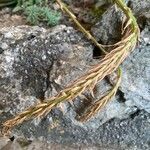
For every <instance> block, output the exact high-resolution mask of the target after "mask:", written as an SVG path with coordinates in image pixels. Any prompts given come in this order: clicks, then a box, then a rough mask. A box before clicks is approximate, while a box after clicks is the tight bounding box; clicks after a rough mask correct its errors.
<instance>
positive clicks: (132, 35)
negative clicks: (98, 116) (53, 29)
mask: <svg viewBox="0 0 150 150" xmlns="http://www.w3.org/2000/svg"><path fill="white" fill-rule="evenodd" d="M56 1H57V2H59V4H62V2H61V1H60V0H56ZM114 2H115V3H116V4H117V6H118V7H119V8H121V9H122V11H123V12H124V14H125V15H126V18H127V24H126V25H125V26H124V27H125V28H124V35H123V37H122V40H121V41H120V42H118V43H116V44H114V45H113V46H111V48H112V51H111V52H109V53H107V54H106V55H105V57H104V58H103V59H102V60H101V61H100V63H99V64H97V65H95V66H94V67H92V68H91V69H90V70H89V71H88V72H87V73H86V74H85V75H83V76H81V77H80V78H78V79H77V80H75V81H74V82H73V83H72V84H71V85H69V86H67V87H66V88H65V89H64V90H62V91H60V92H59V93H58V94H57V95H56V96H54V97H51V98H49V99H47V100H46V101H45V102H42V103H39V104H37V105H35V106H32V107H30V108H28V109H27V110H25V111H24V112H22V113H20V114H18V115H17V116H16V117H15V118H13V119H10V120H8V121H6V122H5V123H4V124H3V125H4V131H7V130H9V129H11V128H12V127H13V126H15V125H17V124H20V123H22V122H23V121H25V120H28V119H31V118H33V117H38V116H44V115H46V114H47V113H49V112H50V111H51V109H52V108H54V107H56V106H57V104H59V103H61V102H63V101H66V100H73V99H74V98H75V97H77V96H79V95H80V94H81V93H83V92H84V91H85V90H90V89H91V88H92V87H94V86H95V84H96V83H97V82H100V81H101V80H102V79H104V77H105V76H107V75H110V74H111V73H112V72H114V71H115V70H116V69H117V68H118V67H119V65H120V64H121V63H122V62H123V61H124V59H125V58H126V57H127V56H128V55H129V54H130V52H131V51H132V50H133V49H134V48H135V46H136V43H137V40H138V37H139V28H138V25H137V23H136V19H135V18H134V16H133V14H132V11H131V10H130V9H129V8H128V7H127V6H126V5H125V3H124V2H123V1H122V0H114ZM60 6H61V7H62V6H63V5H60ZM62 9H64V8H62ZM118 77H119V78H118V81H117V83H116V84H115V85H114V87H113V88H112V90H111V91H110V92H108V94H106V95H105V96H104V97H103V98H102V99H101V100H97V101H96V102H95V103H94V105H93V106H91V107H89V109H88V110H87V111H86V112H85V114H83V117H81V118H80V119H81V121H82V120H87V119H89V118H90V117H91V116H92V115H94V114H95V113H97V111H98V110H99V109H101V108H102V107H103V106H105V105H106V104H107V102H108V101H109V100H110V99H111V98H112V97H113V96H114V95H115V94H116V91H117V89H118V86H119V84H120V82H121V74H118Z"/></svg>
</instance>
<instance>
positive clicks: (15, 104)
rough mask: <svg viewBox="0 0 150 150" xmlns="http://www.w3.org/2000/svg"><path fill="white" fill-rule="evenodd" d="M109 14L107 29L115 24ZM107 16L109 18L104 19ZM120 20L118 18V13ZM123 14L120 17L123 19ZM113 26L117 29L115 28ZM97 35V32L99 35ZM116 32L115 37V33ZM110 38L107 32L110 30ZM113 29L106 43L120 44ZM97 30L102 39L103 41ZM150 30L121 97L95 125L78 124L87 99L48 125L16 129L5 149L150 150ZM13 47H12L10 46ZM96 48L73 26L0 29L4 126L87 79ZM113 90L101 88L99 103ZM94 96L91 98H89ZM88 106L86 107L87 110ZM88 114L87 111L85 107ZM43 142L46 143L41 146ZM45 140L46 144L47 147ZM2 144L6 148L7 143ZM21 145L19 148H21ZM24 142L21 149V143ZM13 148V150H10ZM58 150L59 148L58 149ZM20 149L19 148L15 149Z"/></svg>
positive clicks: (126, 68)
mask: <svg viewBox="0 0 150 150" xmlns="http://www.w3.org/2000/svg"><path fill="white" fill-rule="evenodd" d="M114 13H115V12H114V11H113V10H112V12H111V13H109V14H107V17H106V19H107V20H108V23H106V22H105V21H104V22H103V23H102V26H103V27H104V26H105V29H107V28H108V27H110V23H111V25H112V23H113V24H114V25H113V26H114V27H115V25H116V23H118V21H117V22H116V20H113V21H114V22H113V21H112V20H110V18H109V17H110V15H111V17H112V15H113V14H114ZM104 15H105V14H104ZM116 15H117V14H116ZM119 16H120V14H119V15H118V19H119ZM111 27H112V26H111ZM95 31H96V30H95ZM112 32H113V33H112ZM105 33H106V30H105ZM115 33H119V32H118V30H117V29H116V31H114V30H113V29H110V30H109V31H108V34H106V36H105V34H103V35H104V37H103V39H101V40H102V41H103V43H108V40H109V39H111V40H112V42H114V41H116V40H117V38H118V36H116V37H115V38H113V34H115ZM100 34H101V32H98V30H97V38H98V39H99V38H100V37H101V35H100ZM149 35H150V29H149V27H148V26H145V27H144V29H143V30H142V33H141V42H140V43H139V46H138V47H137V48H136V49H135V50H134V52H133V53H132V54H131V55H130V56H129V58H127V59H126V61H125V62H124V63H123V64H122V69H123V77H122V84H121V87H120V89H119V92H118V94H117V95H116V97H115V98H114V99H113V100H112V101H111V102H110V103H108V104H107V106H106V107H105V108H104V109H103V110H101V111H100V112H99V113H98V114H97V115H95V116H94V117H93V118H92V119H91V120H89V121H87V122H85V123H82V122H79V121H77V120H76V115H77V114H78V107H79V106H81V105H82V103H81V102H82V101H83V99H82V98H81V97H78V98H76V99H75V101H74V102H73V103H72V104H71V103H68V102H64V103H63V104H61V108H62V110H61V109H60V108H55V109H53V110H52V111H51V112H50V113H49V114H48V115H47V116H46V117H44V118H43V119H42V120H38V119H33V120H30V121H27V122H25V123H23V124H22V125H19V126H18V127H16V128H14V129H13V131H12V135H14V136H15V140H14V141H13V142H9V143H7V139H6V140H5V139H1V138H0V141H1V140H3V142H0V146H1V147H3V148H5V146H6V147H11V148H12V147H15V146H17V147H18V149H19V148H20V146H21V145H20V142H18V141H20V139H21V138H24V139H25V140H27V141H28V140H32V141H33V142H32V143H31V144H30V143H29V144H28V146H26V149H33V148H36V149H38V148H39V147H40V148H41V149H50V148H51V149H56V148H57V149H62V148H64V149H87V150H89V149H92V150H93V149H96V150H97V149H107V150H109V149H114V150H115V149H119V150H124V149H127V150H128V149H129V150H130V149H133V150H143V149H144V150H148V149H149V148H150V132H149V131H150V99H149V97H150V61H149V57H150V51H149V50H150V39H149ZM6 45H7V46H6ZM93 49H94V47H93V46H92V45H91V44H90V42H89V41H88V40H86V39H85V37H84V36H83V35H82V34H81V33H80V32H78V31H76V30H74V29H73V28H72V27H66V26H64V25H60V26H57V27H54V28H52V29H50V30H46V29H44V28H39V27H28V26H20V27H11V28H3V29H1V30H0V122H1V123H2V122H3V121H4V120H7V119H8V118H10V117H11V116H14V115H15V114H17V113H18V112H21V111H22V110H24V109H25V108H26V107H28V106H31V105H34V104H35V103H37V102H39V99H40V100H41V101H42V100H43V99H44V98H47V97H49V96H53V95H55V94H56V93H57V92H59V91H60V90H61V89H62V88H64V87H65V86H66V85H68V84H70V83H71V82H72V81H73V80H74V79H76V78H78V77H79V76H81V75H82V74H84V73H85V72H86V71H87V70H88V69H89V66H91V65H93V64H95V63H98V60H93V58H92V57H93ZM109 88H110V85H109V84H108V83H107V82H106V81H105V80H104V81H103V82H101V83H98V84H97V90H98V93H97V95H96V98H98V96H99V95H100V94H102V93H103V92H104V91H105V90H108V89H109ZM85 94H86V96H90V95H89V93H85ZM83 106H84V105H83ZM81 109H82V107H81ZM39 141H42V142H39ZM43 141H45V142H43ZM1 143H2V144H1ZM15 143H16V144H15ZM18 143H19V144H18ZM7 145H8V146H7ZM65 145H66V146H65ZM53 146H54V147H53ZM14 149H15V148H14Z"/></svg>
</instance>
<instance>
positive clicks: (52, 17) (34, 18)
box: [14, 0, 61, 26]
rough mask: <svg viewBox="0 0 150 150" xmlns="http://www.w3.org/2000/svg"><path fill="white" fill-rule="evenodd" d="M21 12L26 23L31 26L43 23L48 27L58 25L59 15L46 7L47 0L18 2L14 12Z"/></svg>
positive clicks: (21, 0)
mask: <svg viewBox="0 0 150 150" xmlns="http://www.w3.org/2000/svg"><path fill="white" fill-rule="evenodd" d="M17 11H23V13H24V14H25V15H26V16H27V21H28V22H30V23H31V24H33V25H35V24H38V23H39V22H40V21H44V22H46V23H47V25H49V26H54V25H57V24H58V23H59V20H60V16H61V14H60V13H59V12H57V11H54V10H52V9H51V8H49V7H48V1H47V0H18V1H17V6H16V7H15V9H14V12H17Z"/></svg>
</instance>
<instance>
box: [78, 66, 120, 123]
mask: <svg viewBox="0 0 150 150" xmlns="http://www.w3.org/2000/svg"><path fill="white" fill-rule="evenodd" d="M121 76H122V72H121V69H118V81H117V83H116V84H115V86H114V87H113V88H112V89H111V90H110V91H108V92H107V94H105V95H104V96H103V97H102V98H101V99H99V100H97V101H96V102H95V103H93V104H91V105H90V106H89V108H88V109H86V110H85V112H84V114H83V115H82V116H78V117H77V119H78V120H79V121H82V122H84V121H87V120H89V119H90V118H91V117H92V116H94V115H95V114H96V113H97V112H98V111H99V110H100V109H101V108H103V107H104V106H105V105H106V104H107V103H108V102H109V101H110V100H111V99H112V98H113V97H114V96H115V95H116V92H117V89H118V87H119V85H120V83H121Z"/></svg>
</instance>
